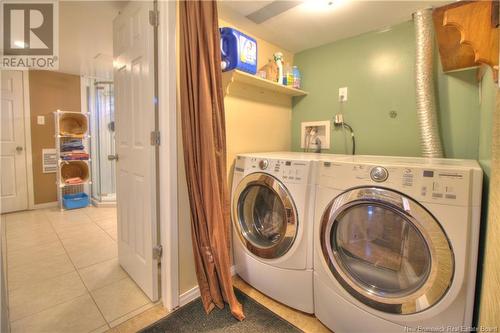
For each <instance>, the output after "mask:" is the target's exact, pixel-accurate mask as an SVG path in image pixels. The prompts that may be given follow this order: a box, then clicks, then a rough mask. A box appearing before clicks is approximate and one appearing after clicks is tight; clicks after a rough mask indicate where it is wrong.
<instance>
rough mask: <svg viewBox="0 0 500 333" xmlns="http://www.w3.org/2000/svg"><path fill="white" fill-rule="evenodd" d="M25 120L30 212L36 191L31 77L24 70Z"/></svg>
mask: <svg viewBox="0 0 500 333" xmlns="http://www.w3.org/2000/svg"><path fill="white" fill-rule="evenodd" d="M22 73H23V109H24V110H23V118H24V151H25V158H26V184H27V186H28V208H27V209H28V210H31V209H35V208H36V207H35V189H34V184H33V157H32V154H33V152H32V150H31V110H30V79H29V77H30V75H29V71H28V70H23V71H22Z"/></svg>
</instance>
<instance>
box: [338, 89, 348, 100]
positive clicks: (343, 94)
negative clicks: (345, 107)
mask: <svg viewBox="0 0 500 333" xmlns="http://www.w3.org/2000/svg"><path fill="white" fill-rule="evenodd" d="M339 102H347V87H342V88H339Z"/></svg>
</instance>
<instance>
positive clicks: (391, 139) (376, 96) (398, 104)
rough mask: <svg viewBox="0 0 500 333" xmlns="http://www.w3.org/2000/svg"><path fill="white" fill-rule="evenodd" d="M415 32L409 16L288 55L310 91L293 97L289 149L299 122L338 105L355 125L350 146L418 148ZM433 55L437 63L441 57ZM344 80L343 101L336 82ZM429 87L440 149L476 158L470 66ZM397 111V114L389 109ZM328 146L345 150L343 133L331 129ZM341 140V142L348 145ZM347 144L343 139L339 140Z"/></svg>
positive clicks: (390, 150) (324, 115)
mask: <svg viewBox="0 0 500 333" xmlns="http://www.w3.org/2000/svg"><path fill="white" fill-rule="evenodd" d="M414 40H415V37H414V29H413V24H412V22H405V23H402V24H399V25H397V26H394V27H393V28H392V29H391V30H389V31H386V32H370V33H366V34H363V35H360V36H357V37H353V38H349V39H344V40H341V41H337V42H334V43H331V44H328V45H323V46H320V47H317V48H314V49H310V50H306V51H303V52H301V53H298V54H296V55H295V58H294V64H296V65H298V66H299V68H300V70H301V72H302V76H303V79H302V82H303V89H304V90H306V91H308V92H309V95H308V96H306V97H302V98H295V100H294V106H293V113H292V149H293V150H294V151H299V150H300V123H301V122H303V121H315V120H327V119H332V118H333V116H334V115H335V114H336V113H339V112H342V113H343V114H344V120H345V121H346V122H347V123H348V124H350V125H351V126H352V127H353V128H354V131H355V133H356V145H357V147H356V150H357V154H371V155H401V156H420V147H419V131H418V127H417V118H416V109H415V93H414V91H415V79H414V63H415V42H414ZM437 60H438V57H437V56H436V63H437V64H438V65H439V66H440V62H439V61H437ZM344 86H346V87H348V89H349V91H348V101H347V102H346V103H343V104H340V103H339V102H338V89H339V88H340V87H344ZM436 90H437V92H438V94H437V103H438V109H439V110H438V112H439V117H440V126H441V136H442V139H443V145H444V150H445V154H446V156H447V157H454V158H473V159H477V158H478V140H479V136H478V131H479V94H478V84H477V83H476V78H475V71H474V70H471V71H463V72H457V73H453V74H446V75H445V74H442V71H441V69H440V68H436ZM390 111H396V112H397V117H396V118H391V117H389V112H390ZM331 141H332V142H331V143H332V145H333V147H332V146H331V149H329V150H325V152H332V153H344V152H345V151H346V149H348V150H349V152H350V149H351V148H350V141H349V140H345V139H344V133H343V132H342V131H338V130H336V129H333V126H332V140H331ZM347 145H348V146H347ZM346 146H347V147H346Z"/></svg>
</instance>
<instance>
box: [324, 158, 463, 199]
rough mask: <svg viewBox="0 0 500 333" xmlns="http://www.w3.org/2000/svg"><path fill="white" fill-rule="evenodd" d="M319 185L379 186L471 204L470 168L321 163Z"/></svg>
mask: <svg viewBox="0 0 500 333" xmlns="http://www.w3.org/2000/svg"><path fill="white" fill-rule="evenodd" d="M318 176H319V178H318V184H319V185H324V186H330V187H334V188H337V189H348V188H353V187H357V186H370V185H372V186H380V187H386V188H390V189H393V190H396V191H400V192H402V193H404V194H406V195H409V196H411V197H413V198H414V199H416V200H418V201H425V202H433V203H442V204H447V205H457V206H458V205H460V206H462V205H467V204H469V199H470V198H469V196H470V193H469V188H470V177H471V171H470V170H466V169H458V168H456V169H452V168H449V169H448V168H435V167H426V166H391V165H377V164H359V163H345V162H321V163H320V167H319V175H318Z"/></svg>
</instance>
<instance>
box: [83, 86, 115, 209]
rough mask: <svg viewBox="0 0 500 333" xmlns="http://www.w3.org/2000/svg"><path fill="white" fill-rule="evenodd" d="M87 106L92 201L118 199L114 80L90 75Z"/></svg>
mask: <svg viewBox="0 0 500 333" xmlns="http://www.w3.org/2000/svg"><path fill="white" fill-rule="evenodd" d="M87 107H88V109H89V113H90V135H91V138H92V140H91V145H90V149H91V152H90V155H91V159H92V203H93V204H94V205H96V206H105V205H113V204H115V203H116V165H115V163H116V162H115V160H114V159H112V157H114V156H115V118H114V117H115V109H114V96H113V82H112V81H105V80H98V79H88V80H87Z"/></svg>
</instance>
